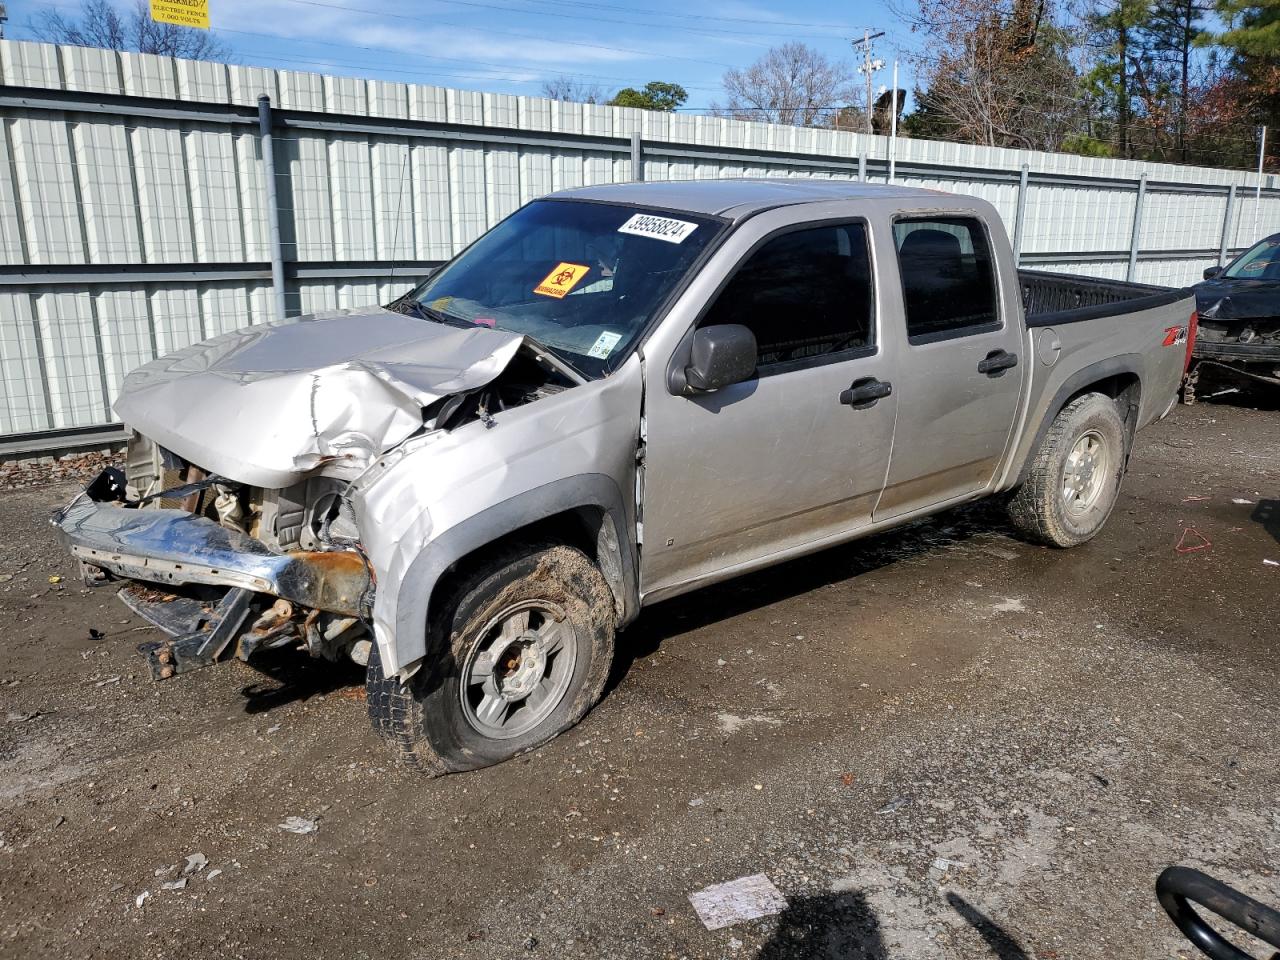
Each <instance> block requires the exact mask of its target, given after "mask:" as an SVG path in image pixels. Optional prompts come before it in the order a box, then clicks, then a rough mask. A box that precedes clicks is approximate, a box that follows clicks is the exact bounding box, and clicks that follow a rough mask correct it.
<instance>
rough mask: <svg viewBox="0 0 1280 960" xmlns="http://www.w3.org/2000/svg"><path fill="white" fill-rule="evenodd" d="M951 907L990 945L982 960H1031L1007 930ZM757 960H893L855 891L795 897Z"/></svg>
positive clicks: (952, 901) (958, 905) (953, 898)
mask: <svg viewBox="0 0 1280 960" xmlns="http://www.w3.org/2000/svg"><path fill="white" fill-rule="evenodd" d="M946 900H947V904H948V905H949V906H950V907H951V909H952V910H954V911H955V912H956V913H957V914H959V915H960V917H961V919H963V920H964V921H965V923H967V924H969V926H970V927H972V928H973V929H974V930H975V931H976V932H977V934H978V936H980V937H981V938H982V939H983V941H984V942H985V943H986V946H987V951H986V952H985V953H984V954H983V955H984V956H989V957H996V958H998V960H1031V958H1030V955H1029V954H1028V953H1027V952H1026V950H1024V949H1023V947H1022V945H1021V944H1020V943H1018V941H1017V940H1016V939H1015V938H1014V937H1013V936H1012V935H1011V934H1010V933H1009V932H1008V931H1006V930H1005V929H1004V928H1003V927H1001V926H1000V925H999V924H998V923H996V922H995V921H994V920H992V919H991V918H990V917H988V916H987V915H986V914H985V913H983V912H982V911H981V910H979V909H978V908H977V907H975V906H974V905H973V904H971V903H969V902H968V901H967V900H965V899H964V897H962V896H960V895H959V894H956V893H951V892H949V893H947V895H946ZM757 956H758V960H889V956H890V954H889V951H888V949H887V947H886V946H885V942H884V936H883V934H882V933H881V929H880V921H879V919H878V918H877V917H876V913H875V910H874V909H873V908H872V907H871V904H870V903H868V902H867V898H866V896H865V895H864V894H863V893H861V892H860V891H857V890H848V891H843V892H840V893H824V894H819V895H817V896H810V897H793V898H791V899H790V900H788V902H787V908H786V909H785V910H783V911H782V913H781V914H779V915H778V925H777V928H776V929H775V930H774V932H773V935H772V936H770V937H769V939H768V940H767V941H765V943H764V946H763V947H762V948H761V950H760V953H759V954H758V955H757Z"/></svg>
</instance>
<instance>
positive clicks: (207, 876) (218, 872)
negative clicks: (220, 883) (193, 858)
mask: <svg viewBox="0 0 1280 960" xmlns="http://www.w3.org/2000/svg"><path fill="white" fill-rule="evenodd" d="M220 876H222V871H221V870H210V871H209V872H208V873H206V874H205V875H204V879H205V882H206V883H207V882H208V881H210V880H212V879H213V878H214V877H220Z"/></svg>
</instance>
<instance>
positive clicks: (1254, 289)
mask: <svg viewBox="0 0 1280 960" xmlns="http://www.w3.org/2000/svg"><path fill="white" fill-rule="evenodd" d="M1192 289H1194V290H1195V292H1196V304H1197V309H1199V311H1200V316H1201V317H1203V318H1205V319H1208V320H1253V319H1269V318H1271V317H1280V282H1278V281H1275V280H1244V279H1240V280H1233V279H1231V278H1229V277H1227V278H1223V279H1221V280H1206V281H1205V282H1204V283H1197V284H1196V285H1195V287H1193V288H1192Z"/></svg>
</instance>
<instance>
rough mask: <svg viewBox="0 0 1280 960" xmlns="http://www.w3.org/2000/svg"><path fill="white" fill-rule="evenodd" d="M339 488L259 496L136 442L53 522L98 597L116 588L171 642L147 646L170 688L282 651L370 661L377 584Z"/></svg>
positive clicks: (303, 486)
mask: <svg viewBox="0 0 1280 960" xmlns="http://www.w3.org/2000/svg"><path fill="white" fill-rule="evenodd" d="M346 486H347V482H346V481H345V480H339V479H336V478H331V477H325V476H310V477H308V478H306V479H304V480H301V481H299V482H297V483H295V484H293V485H291V486H288V487H285V488H283V489H265V488H261V487H253V486H249V485H246V484H243V483H237V482H235V481H232V480H228V479H226V478H223V477H219V476H217V475H213V474H211V473H209V472H208V471H206V470H204V469H202V468H201V467H200V466H198V465H196V464H193V463H189V462H187V461H185V460H183V459H182V458H180V457H178V456H176V455H175V454H173V453H171V452H170V451H168V450H165V449H164V448H163V447H161V446H159V445H158V444H156V443H154V442H152V441H150V440H148V439H147V438H145V437H142V436H140V435H138V434H137V433H135V434H133V436H132V437H131V439H130V441H129V445H128V450H127V453H126V457H125V468H124V469H123V470H121V469H118V468H109V469H108V470H106V471H104V472H103V473H102V474H101V475H99V477H98V478H96V479H95V480H94V481H93V482H92V483H90V484H89V485H88V487H87V488H86V489H85V491H84V492H83V493H81V494H80V495H79V496H77V497H76V498H75V499H74V500H72V501H71V502H70V503H68V504H67V505H66V506H64V507H62V508H61V509H60V510H58V511H57V512H56V513H55V514H54V516H53V519H52V522H53V524H54V526H55V527H56V528H57V529H58V531H59V534H60V536H61V538H62V539H63V541H64V542H65V543H66V545H67V547H68V549H69V550H70V552H71V554H72V555H73V556H74V557H75V558H76V559H77V560H78V561H79V563H80V567H81V571H82V574H83V576H84V579H85V582H86V583H88V584H89V585H91V586H100V585H107V584H116V585H119V586H120V588H121V589H120V591H119V595H120V598H121V600H123V601H124V603H125V604H126V605H128V606H129V607H130V608H131V609H133V610H134V611H135V612H137V613H138V614H139V615H140V616H142V617H144V618H145V619H147V620H148V621H150V622H151V623H153V624H155V625H156V626H157V627H159V628H160V629H161V630H163V631H164V632H166V633H168V634H169V639H167V640H164V641H161V642H153V643H147V644H143V645H142V647H141V648H140V649H141V650H142V652H143V653H145V654H146V656H147V658H148V661H149V664H150V667H151V672H152V675H153V676H154V677H155V678H156V679H165V678H168V677H171V676H174V675H176V674H179V673H185V672H187V671H190V670H193V669H196V668H198V667H203V666H208V665H210V664H213V663H216V662H218V661H220V660H223V659H227V658H229V657H232V656H236V657H239V658H240V659H242V660H248V659H249V657H250V656H252V655H253V654H254V653H255V652H257V651H259V650H265V649H272V648H276V647H284V646H297V647H301V648H304V649H306V650H307V651H309V652H310V653H311V655H312V656H315V657H324V658H326V659H329V660H337V659H339V658H340V657H342V656H351V657H352V658H353V659H356V660H357V661H358V662H363V661H364V660H367V657H368V651H369V643H370V641H369V634H368V631H367V629H366V626H365V624H366V622H367V620H368V616H369V611H370V609H371V606H372V602H373V588H374V578H373V574H372V570H371V567H370V566H369V564H368V562H367V561H366V559H365V557H364V554H363V552H362V550H361V547H360V543H359V535H358V531H357V529H356V525H355V522H354V520H353V518H352V516H351V512H350V508H349V506H348V505H347V504H346V503H345V502H344V500H343V493H344V490H345V488H346Z"/></svg>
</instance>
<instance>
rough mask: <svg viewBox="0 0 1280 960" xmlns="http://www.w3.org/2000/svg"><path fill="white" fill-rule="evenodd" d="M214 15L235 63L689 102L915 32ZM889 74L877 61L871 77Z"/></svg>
mask: <svg viewBox="0 0 1280 960" xmlns="http://www.w3.org/2000/svg"><path fill="white" fill-rule="evenodd" d="M118 2H120V3H127V2H130V0H118ZM906 3H907V4H908V5H909V6H913V4H911V0H906ZM8 7H9V23H8V25H7V30H6V35H7V36H9V37H11V38H15V39H23V38H29V37H30V35H31V34H30V30H29V29H28V27H27V24H28V22H29V21H30V20H31V18H32V17H33V15H35V14H37V13H38V12H39V11H40V10H42V9H47V8H50V7H53V8H57V9H59V10H60V11H62V12H64V13H67V14H72V13H74V12H75V11H76V9H77V8H78V3H77V2H76V0H57V2H54V3H40V2H36V0H9V3H8ZM210 15H211V19H212V22H213V27H214V33H215V34H217V35H218V36H219V37H220V39H221V40H222V41H223V43H225V44H226V45H227V46H228V47H230V48H231V49H232V50H233V51H234V53H233V57H232V59H233V60H234V61H235V62H237V63H244V64H259V65H268V66H277V67H282V68H286V69H293V70H316V71H319V72H323V73H335V74H341V75H346V76H361V77H377V78H381V79H386V80H400V81H408V82H416V83H430V84H439V85H442V86H453V87H464V88H468V89H475V90H490V91H498V92H507V93H523V94H533V95H536V94H538V93H540V91H541V87H542V84H543V82H544V81H545V80H547V79H549V78H552V77H557V76H561V75H565V76H571V77H573V78H574V79H577V80H580V81H581V82H584V83H588V84H598V85H599V86H601V87H602V88H604V89H605V91H606V92H612V91H613V90H615V89H618V88H620V87H624V86H642V85H643V84H644V83H645V82H646V81H649V80H668V81H674V82H676V83H680V84H681V85H683V86H684V87H685V88H686V89H687V90H688V91H689V101H688V107H689V108H694V109H695V110H696V109H697V108H705V107H706V106H708V105H709V104H711V103H712V102H713V101H715V100H717V99H723V94H722V92H721V86H720V78H721V76H722V75H723V74H724V72H725V70H727V69H729V68H730V67H743V66H746V65H747V64H749V63H751V62H752V61H753V60H755V59H757V58H758V57H760V56H761V55H763V54H764V53H765V52H766V51H767V50H768V49H769V47H770V46H773V45H776V44H779V43H783V42H785V41H787V40H801V41H803V42H805V43H808V44H810V45H812V46H814V47H816V48H818V49H819V50H821V51H822V52H823V53H825V54H827V55H828V56H829V57H832V58H838V59H841V60H843V61H845V62H846V63H848V64H849V66H850V69H851V70H852V66H853V64H854V54H853V51H852V50H851V49H850V47H849V42H848V39H849V38H850V37H854V36H856V37H861V36H862V31H863V29H864V28H871V29H872V30H873V32H874V31H876V30H885V31H887V34H888V35H887V36H885V37H884V38H882V39H880V40H879V41H877V42H876V53H877V55H878V56H879V57H881V58H882V59H884V60H885V61H887V62H888V63H890V64H891V63H892V61H893V59H894V57H895V56H899V55H900V54H901V52H902V51H904V50H905V49H907V48H909V46H910V44H911V39H912V38H911V35H910V33H909V31H908V30H907V28H906V27H905V26H904V25H903V24H901V22H900V21H899V20H898V18H897V17H895V16H894V15H893V13H892V12H891V10H890V9H889V7H888V6H887V5H885V4H879V3H871V2H866V0H854V2H851V3H849V2H846V3H833V2H820V0H802V2H790V3H787V2H781V0H773V2H767V0H710V2H707V3H704V4H690V3H687V2H686V3H680V2H676V0H637V2H636V3H627V2H625V0H588V2H581V3H578V2H573V0H419V2H413V0H401V2H395V0H210ZM902 71H903V72H902V75H901V78H900V81H899V83H900V85H901V86H904V87H909V83H908V82H907V81H908V80H909V74H908V71H907V68H906V64H905V62H904V63H903V65H902ZM855 76H856V75H855ZM890 78H891V74H890V70H889V69H888V68H886V69H885V70H883V71H881V72H880V73H879V74H878V75H877V76H876V86H877V87H881V86H887V85H888V84H889V82H890Z"/></svg>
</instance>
